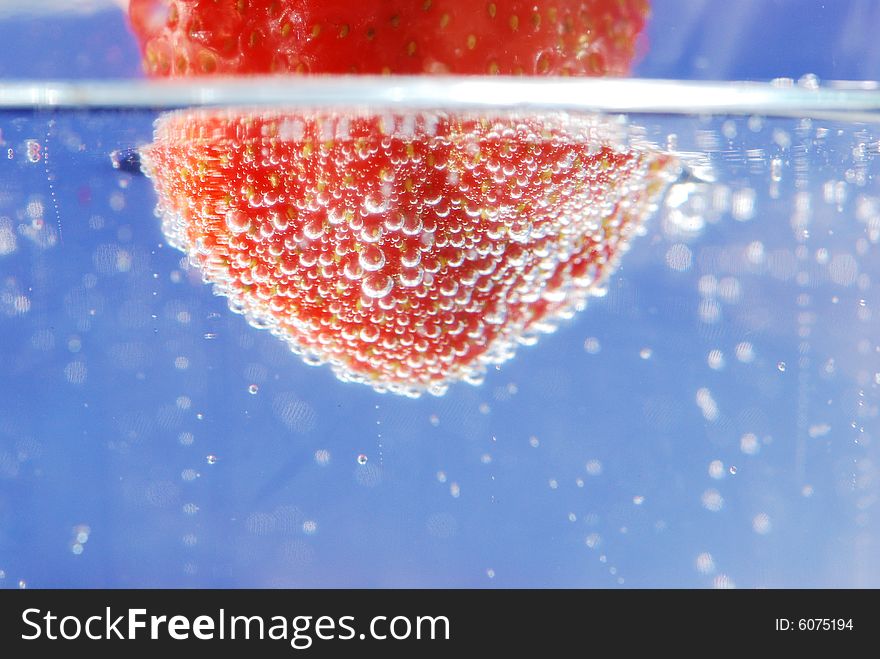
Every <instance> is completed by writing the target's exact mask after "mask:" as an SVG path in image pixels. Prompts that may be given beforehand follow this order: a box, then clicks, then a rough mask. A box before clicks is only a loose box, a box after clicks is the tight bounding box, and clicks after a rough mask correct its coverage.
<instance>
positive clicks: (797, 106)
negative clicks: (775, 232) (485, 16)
mask: <svg viewBox="0 0 880 659" xmlns="http://www.w3.org/2000/svg"><path fill="white" fill-rule="evenodd" d="M217 105H223V106H267V105H272V106H287V107H293V108H297V107H303V108H304V107H312V108H318V107H321V108H327V107H355V106H359V107H363V106H369V107H383V108H402V109H403V108H407V109H431V108H433V109H437V108H442V109H449V110H493V109H494V110H504V109H534V110H563V111H587V112H606V113H661V114H679V115H680V114H691V115H693V114H730V115H753V114H756V115H762V116H779V117H798V118H801V117H813V118H819V119H821V118H826V119H839V120H845V121H859V122H878V121H880V90H878V89H877V85H876V84H875V83H868V82H865V83H844V84H840V85H837V86H835V85H833V84H832V85H831V86H827V87H821V88H819V89H808V88H803V87H798V86H780V85H778V84H770V83H746V82H740V83H728V82H688V81H674V80H640V79H621V78H617V79H613V78H586V79H584V78H580V79H573V78H499V77H497V76H496V77H454V76H449V77H426V76H395V77H388V76H320V77H317V76H316V77H283V76H279V77H249V78H237V79H232V78H211V79H205V82H201V81H199V80H186V81H139V80H133V81H128V80H126V81H111V82H108V81H82V82H67V81H65V82H52V81H18V82H0V109H19V110H28V109H30V110H34V109H49V108H58V109H72V108H95V109H99V108H104V109H124V108H152V109H167V108H180V107H189V106H217Z"/></svg>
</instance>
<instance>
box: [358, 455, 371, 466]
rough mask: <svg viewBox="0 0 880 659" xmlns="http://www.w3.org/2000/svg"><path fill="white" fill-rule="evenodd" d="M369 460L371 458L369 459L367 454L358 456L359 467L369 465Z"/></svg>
mask: <svg viewBox="0 0 880 659" xmlns="http://www.w3.org/2000/svg"><path fill="white" fill-rule="evenodd" d="M368 460H369V458H368V457H367V455H366V454H365V453H361V454H360V455H358V456H357V463H358V464H359V465H365V464H367V461H368Z"/></svg>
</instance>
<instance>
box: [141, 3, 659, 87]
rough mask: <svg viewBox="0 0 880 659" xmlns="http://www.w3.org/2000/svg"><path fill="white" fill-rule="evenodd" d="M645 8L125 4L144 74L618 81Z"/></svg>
mask: <svg viewBox="0 0 880 659" xmlns="http://www.w3.org/2000/svg"><path fill="white" fill-rule="evenodd" d="M647 13H648V0H579V1H574V0H529V1H528V2H526V1H523V0H509V1H504V2H501V1H499V2H485V1H480V0H477V1H476V2H474V1H473V0H465V1H462V0H405V1H402V0H131V2H130V9H129V15H130V18H131V25H132V28H133V30H134V32H135V34H136V35H137V37H138V39H139V41H140V44H141V49H142V52H143V58H144V67H145V69H146V71H147V73H148V74H149V75H152V76H172V77H177V76H191V75H204V74H215V73H224V74H238V73H398V74H419V73H454V74H494V73H499V74H526V75H530V74H540V75H625V74H626V73H628V71H629V66H630V63H631V62H632V59H633V56H634V54H635V49H636V40H637V37H638V36H639V34H640V32H641V30H642V28H643V26H644V22H645V18H646V16H647Z"/></svg>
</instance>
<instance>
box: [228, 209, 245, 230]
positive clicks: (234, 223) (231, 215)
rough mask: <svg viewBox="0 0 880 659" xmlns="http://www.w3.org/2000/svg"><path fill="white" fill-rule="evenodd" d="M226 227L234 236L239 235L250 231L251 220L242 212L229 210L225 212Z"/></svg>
mask: <svg viewBox="0 0 880 659" xmlns="http://www.w3.org/2000/svg"><path fill="white" fill-rule="evenodd" d="M226 227H227V228H228V229H229V230H230V231H231V232H232V233H234V234H241V233H244V232H245V231H247V230H248V229H250V227H251V220H250V218H249V217H248V214H247V213H245V212H244V211H241V210H238V209H233V210H229V211H227V212H226Z"/></svg>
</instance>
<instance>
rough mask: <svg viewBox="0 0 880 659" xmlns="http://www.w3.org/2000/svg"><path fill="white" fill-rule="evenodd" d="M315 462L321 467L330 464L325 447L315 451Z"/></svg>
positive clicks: (328, 453) (328, 454) (328, 452)
mask: <svg viewBox="0 0 880 659" xmlns="http://www.w3.org/2000/svg"><path fill="white" fill-rule="evenodd" d="M315 462H317V463H318V464H319V465H321V466H322V467H326V466H327V465H328V464H330V451H328V450H327V449H325V448H319V449H318V450H317V451H315Z"/></svg>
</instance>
